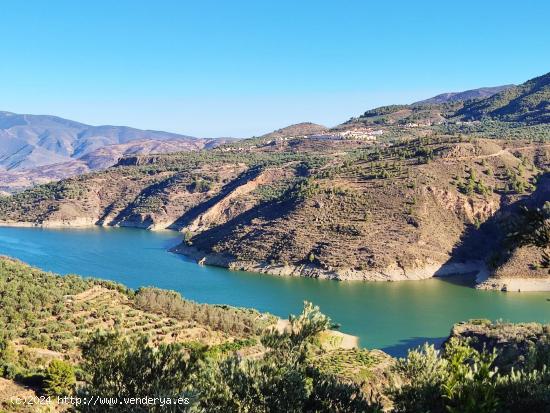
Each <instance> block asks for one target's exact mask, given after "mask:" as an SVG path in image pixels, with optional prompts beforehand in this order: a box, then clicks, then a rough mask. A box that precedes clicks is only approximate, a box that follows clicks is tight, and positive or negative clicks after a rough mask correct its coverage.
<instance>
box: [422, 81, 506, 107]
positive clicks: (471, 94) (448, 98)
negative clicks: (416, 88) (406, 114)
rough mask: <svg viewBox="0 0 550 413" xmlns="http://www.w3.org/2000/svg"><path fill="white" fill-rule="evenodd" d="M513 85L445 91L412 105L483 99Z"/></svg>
mask: <svg viewBox="0 0 550 413" xmlns="http://www.w3.org/2000/svg"><path fill="white" fill-rule="evenodd" d="M513 86H514V85H504V86H494V87H482V88H478V89H471V90H465V91H463V92H447V93H441V94H440V95H437V96H434V97H431V98H429V99H424V100H420V101H418V102H414V103H413V105H434V104H441V103H449V102H459V101H461V102H464V101H466V100H472V99H484V98H488V97H490V96H493V95H494V94H495V93H499V92H502V91H504V90H506V89H510V88H511V87H513Z"/></svg>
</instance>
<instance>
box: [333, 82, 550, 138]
mask: <svg viewBox="0 0 550 413" xmlns="http://www.w3.org/2000/svg"><path fill="white" fill-rule="evenodd" d="M480 121H482V122H500V124H498V123H497V124H496V125H495V124H494V123H490V124H483V125H479V124H477V123H476V122H480ZM456 123H459V124H463V123H465V124H466V127H470V129H472V126H473V127H475V128H477V129H479V130H480V131H482V132H494V129H495V127H500V128H502V129H505V132H504V134H503V135H502V136H501V137H505V134H506V132H507V131H509V130H510V128H514V126H517V125H516V124H520V125H521V126H525V125H544V124H549V123H550V73H548V74H546V75H543V76H539V77H536V78H534V79H531V80H528V81H527V82H525V83H523V84H521V85H518V86H514V85H507V86H499V87H495V88H481V89H474V90H469V91H465V92H458V93H445V94H442V95H438V96H435V97H433V98H430V99H426V100H423V101H419V102H416V103H413V104H411V105H389V106H382V107H379V108H375V109H371V110H368V111H366V112H364V113H363V114H362V115H360V116H358V117H354V118H352V119H350V120H349V121H348V122H345V123H344V124H342V125H340V126H339V127H338V128H350V127H356V126H357V125H364V126H391V125H401V126H408V127H411V126H412V127H418V126H432V125H446V124H451V125H455V124H456ZM472 124H473V125H472ZM547 133H548V130H545V134H546V136H547Z"/></svg>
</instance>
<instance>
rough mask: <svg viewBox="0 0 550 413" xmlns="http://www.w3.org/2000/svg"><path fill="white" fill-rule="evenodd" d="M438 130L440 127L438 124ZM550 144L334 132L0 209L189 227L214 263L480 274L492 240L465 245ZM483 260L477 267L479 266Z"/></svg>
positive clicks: (97, 181) (184, 161)
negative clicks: (385, 139) (384, 140)
mask: <svg viewBox="0 0 550 413" xmlns="http://www.w3.org/2000/svg"><path fill="white" fill-rule="evenodd" d="M432 133H434V132H432ZM549 159H550V158H549V146H548V144H545V143H530V142H525V141H521V140H516V141H511V142H506V141H499V140H484V139H475V140H470V139H467V138H461V137H458V136H453V135H438V134H433V135H432V137H426V138H411V139H404V140H401V141H398V142H396V143H395V144H392V145H373V143H372V142H371V141H368V140H367V141H366V140H363V139H360V138H357V139H355V138H348V139H343V138H339V137H337V136H333V135H319V136H306V137H295V138H289V139H287V140H281V141H273V140H269V141H267V142H264V143H259V142H258V140H257V139H252V140H250V141H247V140H245V141H241V142H240V143H235V144H232V145H228V146H224V147H221V148H217V149H214V150H210V151H199V152H191V153H180V154H167V155H152V156H134V157H126V158H123V159H122V160H121V161H120V162H119V165H118V166H116V167H113V168H109V169H108V170H106V171H104V172H96V173H93V174H89V175H84V176H81V177H77V178H72V179H69V180H64V181H61V182H59V183H55V184H48V185H44V186H39V187H36V188H34V189H31V190H28V191H25V192H23V193H20V194H17V195H15V196H13V197H11V198H4V199H2V201H1V202H0V219H2V221H4V222H7V223H10V222H13V223H22V222H23V223H27V224H28V225H36V224H39V225H45V226H75V225H77V226H82V225H94V224H96V225H120V226H135V227H141V228H149V229H157V228H171V229H176V230H180V231H184V232H185V233H186V239H187V242H186V243H184V244H183V245H181V246H180V247H179V248H178V249H177V250H178V251H179V252H182V253H184V254H187V255H191V256H193V257H195V258H196V259H197V260H200V261H202V262H204V263H207V264H214V265H222V266H226V267H230V268H235V269H246V270H251V271H259V272H269V273H274V274H285V275H302V276H310V277H323V278H336V279H342V280H351V279H356V280H398V279H419V278H426V277H430V276H432V275H434V274H437V275H443V274H446V273H452V272H472V273H475V272H477V271H479V270H480V268H481V267H482V266H483V265H482V264H483V262H484V260H485V259H486V258H487V255H490V253H491V252H492V251H490V250H489V249H490V248H493V247H494V248H496V246H494V245H492V244H491V243H487V244H485V246H484V248H482V249H476V248H472V250H474V252H475V253H469V252H468V253H466V252H464V251H465V250H464V248H462V249H457V246H458V245H459V244H460V243H461V242H462V239H463V237H464V236H465V235H466V234H468V233H470V232H471V231H472V229H475V228H477V227H479V226H480V225H481V224H483V223H484V222H485V221H486V220H488V219H489V218H491V217H493V215H495V214H496V213H497V212H499V211H500V210H501V209H502V208H503V207H505V206H506V205H509V204H511V203H514V202H516V201H517V200H521V199H523V198H526V197H529V194H530V193H531V192H532V191H533V188H534V184H535V176H536V175H537V174H539V173H540V172H541V171H543V170H545V168H548V166H549V164H548V163H549ZM480 266H481V267H480Z"/></svg>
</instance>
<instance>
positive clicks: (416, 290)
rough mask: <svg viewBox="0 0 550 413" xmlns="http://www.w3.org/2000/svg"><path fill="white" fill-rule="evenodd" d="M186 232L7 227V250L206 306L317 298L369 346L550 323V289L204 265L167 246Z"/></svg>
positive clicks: (397, 347)
mask: <svg viewBox="0 0 550 413" xmlns="http://www.w3.org/2000/svg"><path fill="white" fill-rule="evenodd" d="M180 239H181V236H180V234H178V233H174V232H168V231H166V232H164V231H163V232H149V231H144V230H139V229H126V228H99V227H98V228H94V229H40V228H7V227H2V228H0V254H2V255H9V256H12V257H16V258H19V259H21V260H22V261H25V262H27V263H29V264H31V265H34V266H37V267H39V268H42V269H45V270H49V271H54V272H57V273H61V274H68V273H76V274H80V275H88V276H94V277H99V278H105V279H110V280H114V281H118V282H120V283H123V284H125V285H127V286H129V287H132V288H137V287H140V286H157V287H161V288H169V289H173V290H177V291H179V292H180V293H181V294H182V295H183V296H184V297H186V298H190V299H193V300H196V301H198V302H204V303H215V304H230V305H235V306H241V307H254V308H257V309H259V310H261V311H269V312H271V313H273V314H276V315H278V316H281V317H286V316H287V315H288V314H289V313H297V312H299V311H300V309H301V306H302V302H303V301H304V300H309V301H312V302H314V303H315V304H317V305H319V306H320V307H321V310H322V311H323V312H325V313H326V314H328V315H330V316H331V317H332V319H333V320H334V321H335V322H337V323H339V324H341V326H342V327H341V330H342V331H344V332H346V333H350V334H354V335H357V336H359V337H360V339H361V345H363V346H366V347H370V348H373V347H376V348H382V349H384V350H386V351H388V352H389V353H391V354H393V355H402V354H404V353H405V352H406V349H407V348H408V347H414V346H416V345H418V344H420V343H422V342H424V341H433V342H438V341H441V339H442V338H443V337H445V336H446V335H447V334H448V333H449V330H450V328H451V326H452V324H453V323H454V322H457V321H461V320H466V319H469V318H490V319H493V320H494V319H503V320H506V321H540V322H550V301H547V298H550V293H501V292H495V291H478V290H474V289H472V288H469V287H466V286H462V285H458V284H455V283H451V282H449V281H444V280H440V279H430V280H425V281H410V282H395V283H361V282H336V281H326V280H313V279H301V278H281V277H275V276H270V275H259V274H250V273H245V272H232V271H228V270H224V269H221V268H215V267H201V266H199V265H197V264H195V263H194V262H192V261H189V260H187V259H186V258H184V257H183V256H181V255H177V254H172V253H169V252H167V249H168V248H170V247H172V246H174V245H176V244H178V243H179V241H180Z"/></svg>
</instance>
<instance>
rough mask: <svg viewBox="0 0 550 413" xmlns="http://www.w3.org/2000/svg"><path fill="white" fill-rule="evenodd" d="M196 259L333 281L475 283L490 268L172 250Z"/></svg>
mask: <svg viewBox="0 0 550 413" xmlns="http://www.w3.org/2000/svg"><path fill="white" fill-rule="evenodd" d="M169 251H170V252H173V253H176V254H181V255H184V256H186V257H188V258H191V259H193V260H195V261H196V262H197V263H198V264H199V265H212V266H216V267H221V268H227V269H229V270H233V271H247V272H254V273H259V274H269V275H276V276H283V277H306V278H317V279H324V280H334V281H375V282H381V281H385V282H395V281H416V280H426V279H430V278H434V277H437V278H446V277H453V276H464V277H466V276H475V279H476V282H478V280H479V279H480V277H485V276H486V275H487V273H488V270H487V268H486V267H485V265H484V264H483V263H482V262H481V261H470V262H464V263H461V262H451V263H449V262H447V263H440V264H438V263H429V264H426V265H425V266H424V267H421V268H413V269H406V268H405V269H404V268H401V267H397V266H394V267H388V268H386V269H380V270H369V271H360V270H354V269H343V270H340V271H338V270H324V269H322V268H319V267H315V266H312V265H310V264H299V265H284V264H267V263H258V262H245V261H238V260H234V259H233V258H232V257H229V256H227V255H223V254H212V253H210V254H205V253H204V252H202V251H200V250H198V249H197V248H195V247H192V246H185V245H183V244H179V245H177V246H175V247H173V248H171V249H170V250H169Z"/></svg>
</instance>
